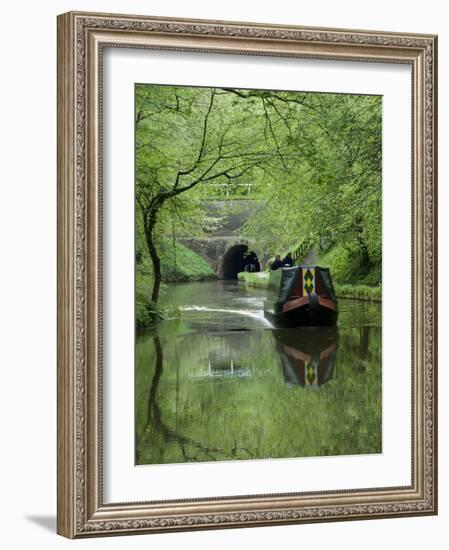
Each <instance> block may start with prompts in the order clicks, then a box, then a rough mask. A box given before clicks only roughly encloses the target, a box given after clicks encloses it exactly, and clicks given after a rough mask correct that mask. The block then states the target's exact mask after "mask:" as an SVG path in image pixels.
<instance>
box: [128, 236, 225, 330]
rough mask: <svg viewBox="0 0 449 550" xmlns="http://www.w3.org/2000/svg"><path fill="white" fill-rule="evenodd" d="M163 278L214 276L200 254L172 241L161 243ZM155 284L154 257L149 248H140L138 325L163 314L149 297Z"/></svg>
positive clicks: (173, 280) (166, 280) (186, 279)
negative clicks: (150, 256)
mask: <svg viewBox="0 0 449 550" xmlns="http://www.w3.org/2000/svg"><path fill="white" fill-rule="evenodd" d="M160 257H161V264H162V265H161V268H162V282H163V284H164V283H177V282H189V281H202V280H205V279H211V278H213V277H215V274H214V272H213V270H212V268H211V267H210V266H209V264H208V263H207V262H206V260H204V259H203V258H202V257H201V256H199V255H198V254H196V253H195V252H193V250H190V249H189V248H187V247H185V246H184V245H182V244H180V243H178V242H175V244H174V245H173V242H172V241H167V242H164V243H162V245H161V246H160ZM152 288H153V272H152V266H151V260H150V258H149V255H148V253H147V252H146V251H140V253H138V255H137V261H136V328H137V330H143V329H145V328H148V327H149V326H150V325H152V324H154V323H155V322H157V321H158V320H160V319H162V318H163V311H162V310H161V309H160V308H159V307H158V306H156V305H155V304H154V303H153V302H152V301H151V299H150V296H151V291H152Z"/></svg>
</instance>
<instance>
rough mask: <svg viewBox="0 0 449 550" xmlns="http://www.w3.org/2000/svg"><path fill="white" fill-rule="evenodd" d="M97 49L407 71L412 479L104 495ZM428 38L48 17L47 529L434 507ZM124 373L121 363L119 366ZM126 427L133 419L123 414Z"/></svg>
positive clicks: (416, 512)
mask: <svg viewBox="0 0 449 550" xmlns="http://www.w3.org/2000/svg"><path fill="white" fill-rule="evenodd" d="M105 48H128V49H129V48H132V49H136V48H138V49H147V50H167V51H182V52H202V53H204V54H206V55H207V54H212V53H215V54H216V53H219V54H221V55H224V56H226V55H229V54H239V55H243V56H255V57H257V56H268V57H273V58H274V59H275V58H279V57H288V58H298V59H304V58H306V59H311V60H314V59H316V60H327V61H329V62H335V63H337V62H338V61H348V62H354V63H356V62H377V63H387V64H393V65H395V64H403V65H407V66H409V67H410V68H411V89H412V92H411V97H412V105H411V118H410V121H411V124H412V132H411V134H412V142H411V159H412V167H411V174H412V181H411V184H410V185H411V189H412V193H411V197H412V204H411V219H412V227H411V228H410V232H411V242H412V253H411V258H412V265H411V268H410V276H411V279H412V285H411V286H412V298H411V304H412V310H411V311H410V312H409V311H402V312H401V315H402V316H410V317H411V327H412V335H411V342H412V349H411V354H410V357H411V361H410V365H409V369H410V372H411V386H410V399H411V418H410V430H411V448H410V468H411V484H410V485H406V486H391V487H374V488H372V487H371V488H364V487H360V488H359V489H350V490H348V489H345V490H336V489H330V488H329V489H327V490H323V491H312V492H302V493H298V492H288V493H279V494H278V493H276V494H273V493H269V492H266V491H264V489H263V484H262V483H261V491H260V494H252V495H245V496H235V495H232V494H230V495H217V496H216V497H210V496H208V497H206V498H191V499H186V498H178V499H171V498H170V499H164V500H155V499H154V498H153V497H152V494H151V489H149V492H148V498H147V500H146V501H145V502H141V501H139V502H117V503H115V502H105V500H104V496H103V495H104V479H103V461H104V452H105V451H104V448H103V422H104V414H105V411H104V410H103V406H102V404H103V373H104V369H105V368H107V365H106V364H104V361H103V340H102V336H103V305H104V298H103V275H104V274H103V263H102V242H103V236H104V235H103V210H102V209H103V202H102V200H103V179H102V178H103V176H102V166H103V164H102V163H103V158H102V131H103V126H102V123H103V122H102V91H103V86H104V83H103V73H102V69H103V65H102V59H103V53H104V50H105ZM436 61H437V38H436V36H432V35H421V34H401V33H387V32H372V31H359V30H357V31H355V30H338V29H321V28H304V27H294V26H276V25H263V24H253V23H236V22H221V21H198V20H197V21H194V20H187V19H169V18H155V17H144V16H129V15H113V14H96V13H77V12H70V13H66V14H63V15H61V16H59V17H58V533H59V534H61V535H63V536H66V537H69V538H83V537H89V536H105V535H119V534H136V533H151V532H162V531H184V530H192V529H217V528H230V527H250V526H262V525H279V524H289V523H305V522H320V521H338V520H349V519H370V518H377V519H379V518H387V517H401V516H420V515H429V514H436V513H437V392H436V390H437V377H436V375H437V371H436V369H437V357H436V353H437V299H436V298H437V286H436V285H437V229H436V227H437V225H436V223H437V220H436V215H437V204H436V200H437V187H436V185H437V174H436V167H437V161H436V157H437V126H436V122H437V120H436V113H437V111H436V109H437V65H436ZM130 368H132V366H131V367H130ZM130 422H132V417H131V418H130Z"/></svg>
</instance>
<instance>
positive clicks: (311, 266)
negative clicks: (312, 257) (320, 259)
mask: <svg viewBox="0 0 449 550" xmlns="http://www.w3.org/2000/svg"><path fill="white" fill-rule="evenodd" d="M300 268H301V269H311V268H312V269H322V270H323V271H329V268H328V267H322V266H321V265H316V264H299V265H292V266H290V267H283V269H300Z"/></svg>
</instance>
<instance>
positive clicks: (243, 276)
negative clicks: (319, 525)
mask: <svg viewBox="0 0 449 550" xmlns="http://www.w3.org/2000/svg"><path fill="white" fill-rule="evenodd" d="M237 278H238V280H239V281H244V282H245V283H246V284H247V285H248V286H256V287H259V288H267V287H268V281H269V280H270V274H269V273H268V272H267V271H261V272H260V273H246V272H242V273H239V274H238V275H237Z"/></svg>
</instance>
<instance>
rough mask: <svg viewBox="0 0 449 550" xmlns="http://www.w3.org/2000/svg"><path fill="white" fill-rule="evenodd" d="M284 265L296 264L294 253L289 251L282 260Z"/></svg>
mask: <svg viewBox="0 0 449 550" xmlns="http://www.w3.org/2000/svg"><path fill="white" fill-rule="evenodd" d="M282 265H283V267H292V266H294V265H295V260H294V259H293V256H292V253H291V252H289V253H288V254H287V256H285V258H284V259H283V260H282Z"/></svg>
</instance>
